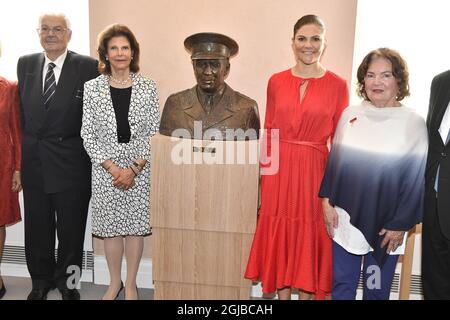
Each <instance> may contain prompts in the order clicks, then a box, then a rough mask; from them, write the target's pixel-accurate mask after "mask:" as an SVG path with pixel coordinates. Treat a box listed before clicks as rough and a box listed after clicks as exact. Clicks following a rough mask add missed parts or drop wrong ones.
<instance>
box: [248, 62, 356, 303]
mask: <svg viewBox="0 0 450 320" xmlns="http://www.w3.org/2000/svg"><path fill="white" fill-rule="evenodd" d="M304 81H308V84H307V87H306V91H305V93H304V96H303V99H302V101H300V87H301V85H302V84H303V82H304ZM348 102H349V101H348V88H347V84H346V81H345V80H344V79H342V78H340V77H339V76H337V75H336V74H334V73H332V72H330V71H327V72H326V73H325V75H324V76H322V77H321V78H311V79H303V78H300V77H296V76H294V75H293V74H292V72H291V70H290V69H289V70H286V71H283V72H280V73H277V74H275V75H273V76H272V77H271V79H270V80H269V84H268V88H267V108H266V118H265V125H264V127H265V129H266V134H265V136H264V144H265V145H267V149H268V155H269V157H270V158H271V162H270V163H269V164H266V165H263V166H264V167H272V168H274V167H275V168H276V163H275V162H276V156H275V155H274V154H271V151H272V150H273V151H274V152H273V153H275V151H276V147H275V145H274V143H275V142H271V141H273V140H271V138H272V139H273V138H276V139H277V140H278V141H279V161H278V165H279V168H278V171H277V173H276V174H274V175H263V176H262V180H261V207H260V210H259V216H258V224H257V228H256V232H255V236H254V239H253V244H252V248H251V252H250V257H249V261H248V265H247V270H246V273H245V277H246V278H248V279H251V280H253V281H261V282H262V288H263V292H264V293H271V292H274V291H275V290H277V289H282V288H285V287H292V288H298V289H301V290H303V291H306V292H310V293H314V294H315V296H316V299H323V298H325V296H326V295H327V294H329V293H330V292H331V285H332V256H331V239H330V238H329V237H328V235H327V233H326V229H325V224H324V219H323V213H322V205H321V200H320V198H319V197H318V193H319V189H320V184H321V181H322V177H323V174H324V170H325V165H326V160H327V157H328V146H327V143H328V140H329V139H330V138H331V137H332V135H333V133H334V130H335V128H336V125H337V122H338V120H339V116H340V114H341V112H342V111H343V110H344V108H345V107H347V106H348ZM271 129H278V130H279V132H278V134H276V133H271V131H270V130H271ZM269 171H270V170H269Z"/></svg>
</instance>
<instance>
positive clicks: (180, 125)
mask: <svg viewBox="0 0 450 320" xmlns="http://www.w3.org/2000/svg"><path fill="white" fill-rule="evenodd" d="M184 46H185V48H186V49H187V50H188V51H189V52H190V53H191V59H192V65H193V68H194V73H195V77H196V80H197V85H196V86H194V87H193V88H191V89H187V90H184V91H181V92H178V93H175V94H172V95H171V96H169V98H167V101H166V104H165V106H164V110H163V113H162V117H161V125H160V129H159V132H160V133H161V134H163V135H166V136H177V137H183V138H191V139H200V140H210V139H214V140H255V139H258V137H259V129H260V121H259V112H258V105H257V103H256V101H254V100H252V99H250V98H248V97H246V96H245V95H243V94H241V93H239V92H237V91H234V90H233V89H231V88H230V87H229V86H228V85H227V84H226V83H225V79H226V77H227V76H228V73H229V71H230V61H229V59H230V58H231V57H233V56H235V55H236V54H237V53H238V50H239V47H238V44H237V43H236V41H234V40H233V39H231V38H229V37H227V36H225V35H222V34H218V33H197V34H194V35H192V36H190V37H188V38H186V40H185V41H184Z"/></svg>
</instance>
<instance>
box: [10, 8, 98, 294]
mask: <svg viewBox="0 0 450 320" xmlns="http://www.w3.org/2000/svg"><path fill="white" fill-rule="evenodd" d="M38 34H39V38H40V42H41V45H42V47H43V49H44V51H45V52H43V53H36V54H31V55H27V56H23V57H21V58H20V59H19V62H18V66H17V74H18V80H19V93H20V100H21V101H20V102H21V112H22V121H23V145H22V155H23V159H22V179H23V196H24V207H25V252H26V258H27V266H28V270H29V272H30V275H31V279H32V285H33V287H32V290H31V292H30V294H29V295H28V299H29V300H43V299H46V298H47V293H48V292H49V291H50V290H52V289H53V288H55V287H57V288H58V289H59V290H60V292H61V295H62V298H63V299H64V300H78V299H80V294H79V292H78V291H77V290H76V288H75V284H74V283H73V282H71V281H68V279H70V280H71V278H72V277H71V278H69V276H71V274H72V273H73V272H74V270H75V271H76V270H79V271H80V272H78V273H76V274H75V278H76V276H79V275H81V264H82V255H83V241H84V233H85V227H86V219H87V214H88V206H89V200H90V196H91V190H90V188H91V187H90V186H91V171H90V170H91V165H90V160H89V157H88V155H87V154H86V151H85V150H84V148H83V142H82V139H81V137H80V128H81V118H82V110H83V109H82V107H83V106H82V105H83V85H84V83H85V82H86V81H88V80H90V79H93V78H95V77H96V76H97V75H98V71H97V61H96V60H94V59H92V58H90V57H87V56H82V55H79V54H76V53H74V52H71V51H68V50H67V45H68V43H69V41H70V38H71V36H72V31H71V30H70V23H69V21H68V19H67V18H66V17H65V16H64V15H54V14H49V15H43V16H41V17H40V19H39V28H38ZM55 231H56V234H57V237H58V254H57V259H55Z"/></svg>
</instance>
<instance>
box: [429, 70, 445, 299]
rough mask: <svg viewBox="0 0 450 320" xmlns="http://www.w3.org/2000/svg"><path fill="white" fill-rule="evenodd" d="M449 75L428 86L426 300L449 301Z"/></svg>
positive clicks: (437, 78) (436, 78)
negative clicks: (429, 87)
mask: <svg viewBox="0 0 450 320" xmlns="http://www.w3.org/2000/svg"><path fill="white" fill-rule="evenodd" d="M449 106H450V71H447V72H444V73H441V74H439V75H438V76H436V77H435V78H434V79H433V82H432V84H431V95H430V106H429V110H428V117H427V126H428V135H429V150H428V161H427V169H426V173H425V177H426V182H425V183H426V193H425V216H424V220H423V234H422V280H423V293H424V297H425V299H432V300H441V299H445V300H448V299H450V143H449V140H450V134H449V133H450V132H449V131H450V107H449Z"/></svg>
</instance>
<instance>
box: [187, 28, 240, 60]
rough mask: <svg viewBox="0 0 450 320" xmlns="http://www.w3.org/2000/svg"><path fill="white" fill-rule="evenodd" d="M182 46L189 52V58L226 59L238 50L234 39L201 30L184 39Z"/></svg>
mask: <svg viewBox="0 0 450 320" xmlns="http://www.w3.org/2000/svg"><path fill="white" fill-rule="evenodd" d="M184 47H185V48H186V49H187V50H188V51H189V52H190V53H191V59H192V60H197V59H228V58H231V57H233V56H235V55H236V54H237V53H238V51H239V46H238V44H237V42H236V41H234V40H233V39H231V38H230V37H227V36H225V35H223V34H220V33H213V32H202V33H196V34H193V35H192V36H189V37H187V38H186V40H184Z"/></svg>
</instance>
